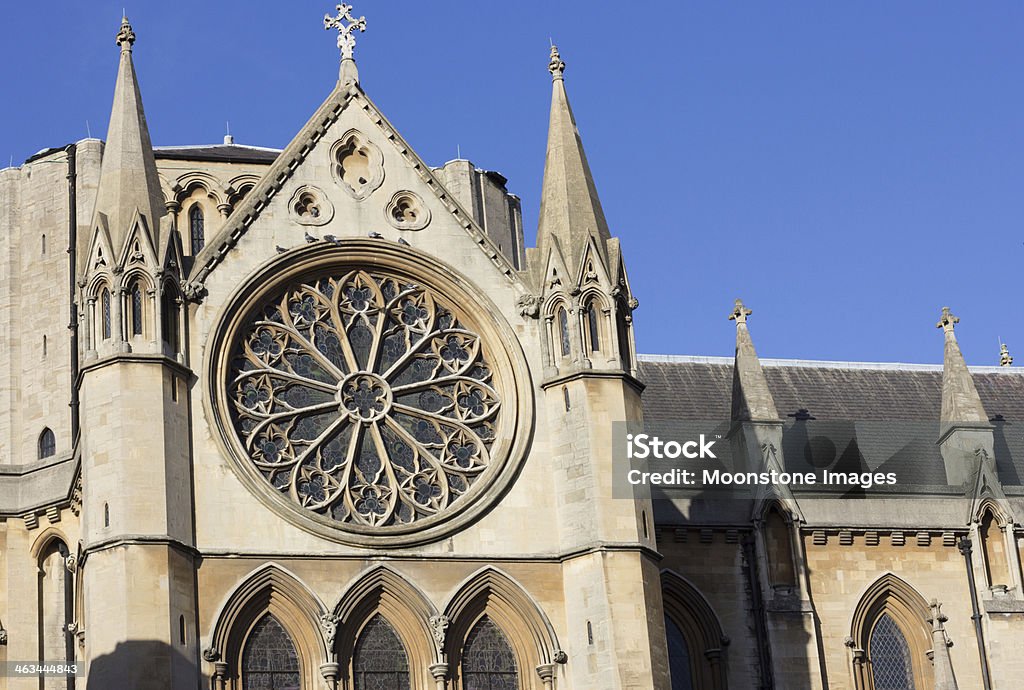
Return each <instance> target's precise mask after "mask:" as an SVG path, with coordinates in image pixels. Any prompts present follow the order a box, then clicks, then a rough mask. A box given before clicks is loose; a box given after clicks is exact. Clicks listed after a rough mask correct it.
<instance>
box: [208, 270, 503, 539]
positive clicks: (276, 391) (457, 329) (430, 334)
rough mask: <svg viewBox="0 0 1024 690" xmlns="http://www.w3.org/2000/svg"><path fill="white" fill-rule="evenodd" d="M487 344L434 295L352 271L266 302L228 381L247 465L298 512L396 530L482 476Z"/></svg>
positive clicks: (489, 403)
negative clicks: (295, 506)
mask: <svg viewBox="0 0 1024 690" xmlns="http://www.w3.org/2000/svg"><path fill="white" fill-rule="evenodd" d="M492 378H493V376H492V372H491V368H490V365H489V364H488V359H487V355H486V348H485V347H484V344H483V343H482V341H481V338H480V336H479V335H477V334H476V333H474V332H473V331H472V330H470V329H469V328H468V327H467V325H466V324H464V323H463V322H461V321H460V319H459V318H457V317H456V315H455V313H454V310H453V307H452V306H449V304H448V303H447V302H446V300H445V299H444V298H443V297H442V296H441V295H439V294H437V293H435V292H433V291H432V290H429V289H427V288H424V287H421V286H419V285H416V284H414V283H412V282H409V281H407V280H404V279H399V278H396V277H393V276H389V275H383V274H379V273H368V272H365V271H358V270H356V271H350V272H347V273H345V274H343V275H337V276H335V275H330V276H325V277H322V278H319V279H310V280H308V281H306V282H305V283H300V284H294V285H291V286H289V287H288V288H287V289H285V290H283V291H282V292H279V293H278V294H276V295H275V296H273V297H272V298H271V299H270V300H268V301H266V302H265V303H264V304H263V307H262V309H260V310H259V311H258V313H257V314H256V315H255V317H254V318H252V319H251V321H250V323H249V325H248V327H247V331H245V332H244V333H243V335H242V337H241V342H240V343H239V344H238V346H237V349H236V350H235V358H234V360H233V363H232V366H231V369H230V372H229V374H228V396H229V399H230V400H231V402H232V406H233V412H234V423H235V427H236V429H237V431H238V433H239V436H240V440H241V441H242V444H243V445H244V448H245V453H246V455H247V456H248V459H249V461H250V462H251V463H252V464H253V465H254V466H255V468H256V469H257V470H258V471H259V472H260V473H261V474H262V475H263V477H264V478H265V479H266V480H267V482H269V483H270V484H271V486H273V487H274V488H275V489H276V490H278V491H280V492H281V493H282V494H283V495H285V496H287V497H288V498H289V499H290V500H291V501H292V502H294V503H296V504H298V505H299V506H301V507H303V508H305V509H307V510H310V511H313V512H315V513H318V514H320V515H323V516H325V517H328V518H330V519H333V520H335V521H337V522H340V523H347V524H353V525H360V526H364V525H365V526H390V525H401V524H408V523H411V522H414V521H416V520H420V519H423V518H427V517H431V516H433V515H436V514H438V513H440V512H441V511H443V510H445V509H446V508H447V507H448V506H449V505H451V504H452V503H454V502H455V501H457V500H458V499H459V498H460V497H461V496H463V495H464V494H465V493H466V492H467V491H468V490H469V489H470V487H471V485H473V484H474V483H475V482H476V481H477V480H478V479H479V478H480V476H481V475H482V474H483V473H484V472H485V471H486V470H487V468H488V465H489V463H490V452H491V448H492V446H493V444H494V442H495V437H496V433H495V429H496V426H497V424H498V420H499V417H500V411H501V403H500V400H499V395H498V392H497V391H496V390H495V388H494V387H493V381H492Z"/></svg>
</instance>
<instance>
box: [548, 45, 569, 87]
mask: <svg viewBox="0 0 1024 690" xmlns="http://www.w3.org/2000/svg"><path fill="white" fill-rule="evenodd" d="M548 72H551V78H552V79H561V78H562V77H563V76H564V75H565V60H563V59H562V56H561V55H559V53H558V46H556V45H555V44H553V43H552V44H551V60H550V61H549V62H548Z"/></svg>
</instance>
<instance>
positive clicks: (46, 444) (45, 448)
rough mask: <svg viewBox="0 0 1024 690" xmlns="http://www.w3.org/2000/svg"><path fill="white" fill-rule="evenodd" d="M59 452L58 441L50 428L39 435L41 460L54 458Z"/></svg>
mask: <svg viewBox="0 0 1024 690" xmlns="http://www.w3.org/2000/svg"><path fill="white" fill-rule="evenodd" d="M56 452H57V439H56V438H55V437H54V435H53V431H51V430H50V428H49V427H47V428H45V429H43V433H41V434H39V459H40V460H42V459H43V458H49V457H53V455H54V454H55V453H56Z"/></svg>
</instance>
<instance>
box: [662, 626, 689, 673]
mask: <svg viewBox="0 0 1024 690" xmlns="http://www.w3.org/2000/svg"><path fill="white" fill-rule="evenodd" d="M665 638H666V639H667V640H668V671H669V677H670V678H671V679H672V690H693V671H692V670H691V668H690V648H689V646H687V644H686V638H685V637H684V636H683V631H682V630H680V629H679V626H678V625H676V623H675V621H674V620H672V619H671V618H669V617H668V616H665Z"/></svg>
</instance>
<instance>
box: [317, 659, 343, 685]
mask: <svg viewBox="0 0 1024 690" xmlns="http://www.w3.org/2000/svg"><path fill="white" fill-rule="evenodd" d="M339 669H340V667H339V666H338V664H336V663H334V662H333V661H329V662H327V663H325V664H320V675H322V676H323V677H324V680H325V681H326V682H327V687H328V688H329V690H338V671H339Z"/></svg>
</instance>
